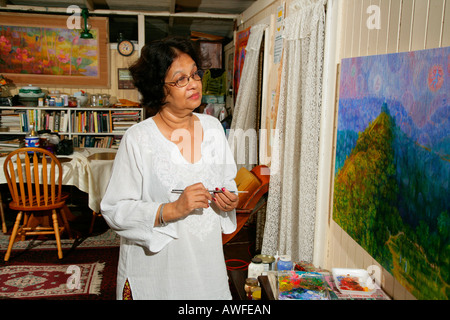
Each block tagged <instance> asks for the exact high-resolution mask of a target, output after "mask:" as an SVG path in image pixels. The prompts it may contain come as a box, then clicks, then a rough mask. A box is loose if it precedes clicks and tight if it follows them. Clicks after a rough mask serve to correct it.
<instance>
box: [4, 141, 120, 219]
mask: <svg viewBox="0 0 450 320" xmlns="http://www.w3.org/2000/svg"><path fill="white" fill-rule="evenodd" d="M115 153H116V150H115V149H101V148H88V149H79V150H76V151H75V152H74V153H73V154H72V155H69V156H58V158H60V159H61V158H69V159H71V160H70V161H67V162H64V161H63V162H62V163H61V165H62V167H63V185H71V186H75V187H77V188H78V189H80V190H81V191H83V192H86V193H87V194H88V201H89V203H88V205H89V208H91V209H92V210H93V211H95V212H100V202H101V200H102V197H103V195H104V194H105V191H106V187H107V186H108V183H109V179H110V177H111V171H112V166H113V162H114V160H113V157H114V155H115ZM4 162H5V157H1V158H0V166H1V168H0V169H1V170H0V171H1V173H0V183H6V178H5V175H4V173H3V163H4Z"/></svg>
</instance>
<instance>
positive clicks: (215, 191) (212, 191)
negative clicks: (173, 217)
mask: <svg viewBox="0 0 450 320" xmlns="http://www.w3.org/2000/svg"><path fill="white" fill-rule="evenodd" d="M183 191H184V190H182V189H173V190H172V193H183ZM208 192H209V193H223V191H222V190H208ZM230 192H231V193H236V191H230ZM237 193H248V191H237Z"/></svg>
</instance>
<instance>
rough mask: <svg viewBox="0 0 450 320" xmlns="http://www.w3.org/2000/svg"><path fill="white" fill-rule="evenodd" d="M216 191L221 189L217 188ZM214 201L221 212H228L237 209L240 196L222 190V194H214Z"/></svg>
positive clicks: (224, 189)
mask: <svg viewBox="0 0 450 320" xmlns="http://www.w3.org/2000/svg"><path fill="white" fill-rule="evenodd" d="M216 190H217V191H219V188H216ZM213 201H214V203H215V204H216V205H217V207H218V208H219V209H220V210H222V211H226V212H228V211H232V210H234V209H236V208H237V206H238V203H239V196H238V195H237V194H235V193H231V192H230V191H228V190H227V189H226V188H222V192H221V193H218V192H217V193H214V195H213Z"/></svg>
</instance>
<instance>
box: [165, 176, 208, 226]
mask: <svg viewBox="0 0 450 320" xmlns="http://www.w3.org/2000/svg"><path fill="white" fill-rule="evenodd" d="M211 200H212V196H211V194H210V193H209V192H208V189H206V188H205V186H204V185H203V183H196V184H193V185H191V186H189V187H186V188H185V189H184V191H183V193H182V194H181V195H180V197H179V198H178V200H176V201H174V202H173V205H174V209H175V214H176V215H178V219H181V218H184V217H186V216H188V215H189V214H190V213H191V212H192V211H194V210H195V209H201V208H204V209H206V208H208V207H209V201H211Z"/></svg>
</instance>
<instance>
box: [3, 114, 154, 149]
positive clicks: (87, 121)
mask: <svg viewBox="0 0 450 320" xmlns="http://www.w3.org/2000/svg"><path fill="white" fill-rule="evenodd" d="M144 119H145V115H144V108H99V107H85V108H68V107H22V106H15V107H0V135H1V136H2V140H6V139H5V135H10V136H25V134H26V133H27V132H28V130H29V125H30V124H31V123H33V122H34V123H35V124H36V128H37V130H38V131H40V130H50V131H51V132H56V133H58V134H59V135H60V136H64V138H66V139H67V138H68V139H72V140H73V142H74V146H75V147H94V148H95V147H99V148H117V147H118V145H119V143H120V139H121V137H122V136H123V134H124V133H125V131H126V130H127V129H128V128H129V127H131V126H132V125H133V124H136V123H138V122H140V121H142V120H144Z"/></svg>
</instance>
